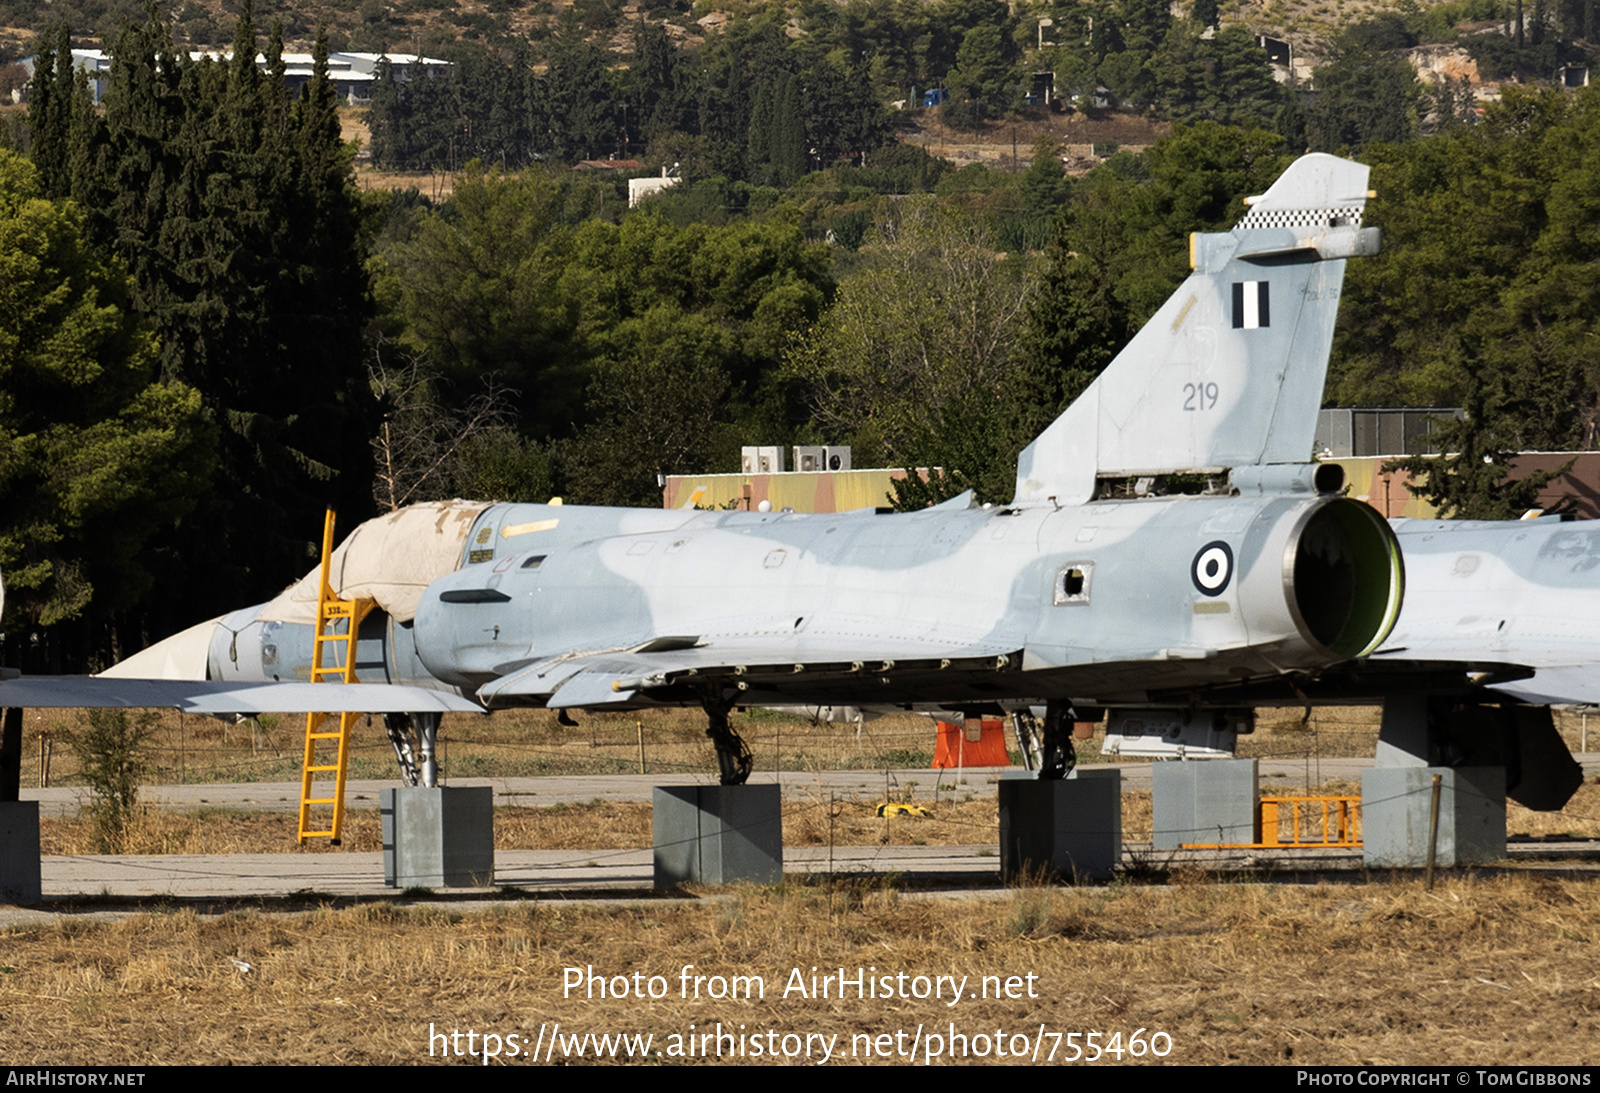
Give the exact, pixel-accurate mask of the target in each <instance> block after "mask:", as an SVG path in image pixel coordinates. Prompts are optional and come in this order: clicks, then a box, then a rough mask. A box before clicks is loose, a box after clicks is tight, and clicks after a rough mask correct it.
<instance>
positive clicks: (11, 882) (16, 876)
mask: <svg viewBox="0 0 1600 1093" xmlns="http://www.w3.org/2000/svg"><path fill="white" fill-rule="evenodd" d="M43 898H44V891H43V889H42V887H41V885H40V876H39V802H38V801H0V903H23V904H26V903H38V902H39V901H40V900H41V899H43Z"/></svg>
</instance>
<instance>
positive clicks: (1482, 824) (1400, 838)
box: [1361, 767, 1506, 867]
mask: <svg viewBox="0 0 1600 1093" xmlns="http://www.w3.org/2000/svg"><path fill="white" fill-rule="evenodd" d="M1435 774H1437V775H1440V796H1439V846H1438V856H1437V857H1436V858H1435V861H1436V862H1437V863H1438V864H1439V865H1445V866H1449V865H1479V864H1484V863H1487V862H1495V861H1500V860H1502V859H1504V858H1505V856H1506V772H1505V768H1503V767H1387V768H1373V769H1372V770H1368V771H1365V772H1363V774H1362V775H1361V838H1362V841H1363V843H1364V844H1365V846H1364V848H1363V851H1362V858H1363V860H1364V861H1365V862H1366V864H1367V865H1371V866H1382V867H1395V866H1400V867H1415V866H1424V865H1427V864H1428V814H1429V810H1430V807H1431V802H1432V795H1433V776H1434V775H1435Z"/></svg>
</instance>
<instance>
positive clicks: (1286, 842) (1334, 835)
mask: <svg viewBox="0 0 1600 1093" xmlns="http://www.w3.org/2000/svg"><path fill="white" fill-rule="evenodd" d="M1256 830H1258V831H1260V832H1261V841H1260V842H1255V843H1184V844H1183V849H1184V850H1289V849H1296V850H1304V849H1308V848H1312V847H1316V848H1328V847H1338V848H1341V849H1345V850H1351V849H1356V848H1359V847H1360V846H1361V845H1362V841H1361V798H1360V797H1342V796H1324V797H1263V798H1261V799H1260V800H1259V801H1257V802H1256Z"/></svg>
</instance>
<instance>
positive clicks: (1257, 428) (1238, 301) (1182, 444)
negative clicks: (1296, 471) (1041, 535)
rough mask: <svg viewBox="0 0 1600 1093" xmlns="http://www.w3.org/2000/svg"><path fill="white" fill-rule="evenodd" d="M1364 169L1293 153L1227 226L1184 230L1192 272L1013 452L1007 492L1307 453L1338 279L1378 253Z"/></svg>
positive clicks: (1069, 487) (1068, 499)
mask: <svg viewBox="0 0 1600 1093" xmlns="http://www.w3.org/2000/svg"><path fill="white" fill-rule="evenodd" d="M1369 196H1371V195H1370V194H1369V193H1368V192H1367V168H1366V167H1364V166H1362V165H1361V164H1359V163H1352V162H1350V161H1349V160H1342V159H1337V158H1335V157H1333V156H1328V155H1322V154H1313V155H1307V156H1302V157H1301V158H1300V159H1298V160H1296V161H1295V162H1294V163H1293V164H1292V165H1291V166H1290V167H1289V169H1288V170H1287V171H1285V172H1284V173H1283V175H1282V176H1281V177H1280V178H1279V179H1278V181H1277V182H1275V183H1273V184H1272V187H1271V188H1270V189H1269V190H1268V191H1267V192H1266V193H1265V194H1263V195H1262V196H1260V197H1256V198H1247V199H1246V204H1247V205H1249V206H1250V211H1249V212H1248V213H1246V214H1245V217H1244V219H1243V220H1241V221H1240V222H1239V224H1238V226H1237V227H1235V228H1234V229H1233V230H1232V231H1229V232H1217V233H1211V234H1203V233H1196V234H1194V235H1192V236H1191V237H1190V244H1189V252H1190V253H1189V257H1190V264H1191V265H1192V266H1193V268H1194V272H1193V273H1191V274H1190V275H1189V278H1188V279H1187V280H1186V281H1184V283H1183V285H1182V286H1181V287H1180V288H1179V289H1178V291H1177V292H1176V293H1174V294H1173V296H1172V297H1171V299H1169V300H1168V301H1167V302H1166V303H1165V304H1163V305H1162V306H1161V309H1160V310H1159V311H1157V312H1156V314H1155V316H1154V317H1152V318H1151V320H1150V321H1149V322H1148V323H1147V324H1145V326H1144V328H1143V329H1142V330H1140V331H1139V333H1138V334H1136V335H1135V336H1134V338H1133V340H1132V341H1131V342H1129V343H1128V344H1127V346H1126V347H1125V348H1124V349H1123V350H1122V352H1121V353H1119V354H1117V357H1116V359H1115V360H1113V361H1112V362H1111V363H1110V364H1109V365H1107V366H1106V369H1105V371H1104V372H1102V373H1101V374H1100V376H1099V378H1097V379H1096V380H1095V381H1094V383H1092V384H1090V385H1089V388H1088V389H1087V390H1086V391H1084V393H1083V394H1082V395H1081V396H1080V397H1079V398H1078V400H1077V401H1076V402H1074V403H1073V404H1072V405H1071V406H1069V407H1068V408H1067V410H1066V412H1065V413H1063V414H1062V415H1061V416H1060V417H1059V418H1057V419H1056V420H1055V422H1054V423H1053V424H1051V426H1050V427H1049V428H1048V429H1046V430H1045V431H1044V432H1043V433H1041V434H1039V436H1038V438H1037V439H1035V440H1034V442H1033V443H1032V444H1030V445H1028V447H1027V448H1025V449H1024V450H1023V452H1022V456H1021V458H1020V459H1019V461H1018V465H1017V493H1016V503H1019V504H1020V503H1025V502H1029V501H1043V500H1045V499H1047V498H1054V499H1055V500H1056V501H1058V502H1060V503H1063V504H1067V503H1081V502H1083V501H1087V500H1089V499H1090V498H1091V497H1093V496H1094V492H1095V484H1096V481H1097V480H1098V479H1099V478H1101V477H1103V476H1117V477H1121V476H1129V475H1146V474H1148V475H1155V474H1171V473H1179V472H1185V471H1212V472H1215V471H1222V470H1225V469H1228V468H1231V467H1243V466H1254V465H1258V464H1265V463H1304V462H1306V461H1307V460H1308V459H1309V458H1310V457H1311V445H1312V443H1313V440H1314V438H1315V435H1316V422H1317V409H1318V407H1319V406H1320V405H1321V401H1322V387H1323V381H1324V379H1325V378H1326V376H1327V371H1328V352H1329V350H1330V348H1331V347H1332V344H1333V324H1334V320H1335V318H1336V317H1337V315H1338V310H1339V292H1340V288H1341V286H1342V284H1343V282H1344V259H1346V258H1350V257H1355V256H1359V255H1369V254H1376V253H1377V250H1378V232H1377V229H1376V228H1362V227H1361V216H1362V212H1363V210H1364V209H1365V207H1366V202H1367V198H1368V197H1369Z"/></svg>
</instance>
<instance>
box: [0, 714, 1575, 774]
mask: <svg viewBox="0 0 1600 1093" xmlns="http://www.w3.org/2000/svg"><path fill="white" fill-rule="evenodd" d="M576 716H577V719H578V726H577V728H567V727H563V726H561V725H559V724H557V722H556V715H555V713H554V712H553V711H549V710H507V711H502V712H500V713H496V714H494V715H493V716H491V717H475V716H469V715H451V716H448V717H446V718H445V723H444V728H443V729H442V730H441V735H440V759H441V767H442V772H443V774H444V775H445V776H446V777H449V778H476V777H537V776H539V775H546V774H638V773H649V774H683V773H692V774H703V773H706V772H708V771H712V770H714V769H715V758H714V756H713V753H712V750H711V746H710V744H709V743H708V742H707V740H706V737H705V717H704V715H703V714H701V713H700V712H699V711H697V710H686V709H684V710H676V709H674V710H647V711H644V712H642V713H621V714H604V713H582V712H580V713H578V714H577V715H576ZM733 721H734V727H735V728H736V729H738V731H739V732H740V733H741V734H742V735H743V736H744V738H745V739H746V740H747V741H748V742H749V744H750V748H751V751H752V752H753V754H754V755H755V760H756V769H757V770H758V771H759V770H774V769H779V768H781V769H783V770H786V771H824V770H881V769H885V768H895V769H899V768H908V767H909V768H918V767H922V768H926V767H928V766H929V765H930V763H931V761H932V758H933V750H934V738H935V729H934V724H933V722H932V721H931V720H930V719H929V718H927V717H922V716H918V715H914V714H891V715H889V716H886V717H881V718H877V719H874V720H872V721H868V722H866V723H865V724H864V725H862V726H860V727H859V729H858V728H857V727H856V726H853V725H832V724H813V723H812V722H810V721H808V720H806V719H805V718H803V717H796V716H792V715H788V714H780V713H773V712H771V711H767V710H749V711H745V712H742V713H737V714H735V715H734V718H733ZM25 724H26V727H25V730H24V739H23V757H22V758H23V762H22V783H23V785H25V786H34V785H38V784H40V769H41V764H42V762H43V760H42V759H41V750H42V746H41V741H42V743H43V744H44V745H47V746H48V748H49V758H48V768H49V784H51V785H58V786H59V785H76V784H80V783H79V781H78V772H77V769H76V764H75V762H74V760H73V758H72V754H71V748H70V746H69V740H70V738H71V735H72V734H73V733H74V732H75V731H77V727H78V725H79V724H80V722H79V721H78V715H76V714H73V713H67V712H64V711H56V710H29V711H27V717H26V723H25ZM1562 727H1563V732H1564V734H1565V735H1566V736H1567V738H1568V743H1569V745H1570V746H1572V747H1573V748H1574V749H1576V748H1577V745H1578V739H1579V736H1580V729H1579V722H1578V718H1577V717H1576V715H1572V716H1570V717H1568V718H1566V719H1565V723H1563V725H1562ZM1596 730H1597V732H1600V723H1597V725H1596ZM304 731H305V730H304V720H303V719H301V718H296V717H288V716H285V717H270V716H268V717H262V718H261V719H260V721H259V722H257V723H254V724H252V723H250V722H244V723H239V724H234V723H230V722H225V721H219V720H216V719H213V718H208V717H196V716H193V715H184V714H179V713H177V712H174V711H171V710H167V711H161V716H160V722H159V726H158V728H157V731H156V733H155V736H154V737H153V738H152V740H151V746H150V748H149V751H148V754H149V758H150V764H151V769H150V772H149V776H148V777H147V782H148V783H149V784H174V783H205V782H267V781H294V780H297V779H298V778H299V776H300V757H301V749H302V740H303V733H304ZM1006 731H1007V740H1008V742H1010V743H1014V741H1013V740H1011V735H1010V730H1009V728H1008V729H1007V730H1006ZM1377 737H1378V713H1377V709H1376V708H1375V707H1353V708H1340V707H1328V708H1321V709H1317V710H1315V711H1313V713H1312V716H1311V717H1310V718H1309V719H1305V718H1304V715H1303V713H1302V712H1301V711H1299V710H1265V711H1262V715H1261V722H1260V725H1259V727H1258V728H1257V731H1256V732H1255V734H1254V735H1252V736H1246V737H1241V738H1240V744H1239V754H1240V755H1241V756H1245V757H1259V758H1288V759H1306V760H1308V761H1311V762H1314V761H1315V759H1317V758H1319V757H1320V758H1329V757H1339V756H1353V755H1371V754H1372V751H1373V748H1374V746H1375V745H1376V742H1377ZM641 738H642V744H643V747H642V753H643V756H642V757H643V763H642V764H641ZM1100 743H1101V735H1100V734H1098V733H1097V734H1096V736H1095V738H1094V739H1093V740H1087V741H1080V742H1079V744H1078V753H1079V762H1083V763H1095V762H1101V761H1103V760H1102V758H1101V756H1100V754H1099V752H1100ZM641 766H642V767H643V770H642V771H641ZM394 772H395V765H394V757H393V754H392V753H391V752H390V750H389V745H388V742H387V739H386V738H385V736H384V733H383V727H382V725H381V724H379V723H378V722H376V721H373V722H370V723H363V724H362V725H360V726H358V728H357V729H356V732H355V735H354V738H353V740H352V744H351V777H353V778H381V779H390V778H393V777H394Z"/></svg>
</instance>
